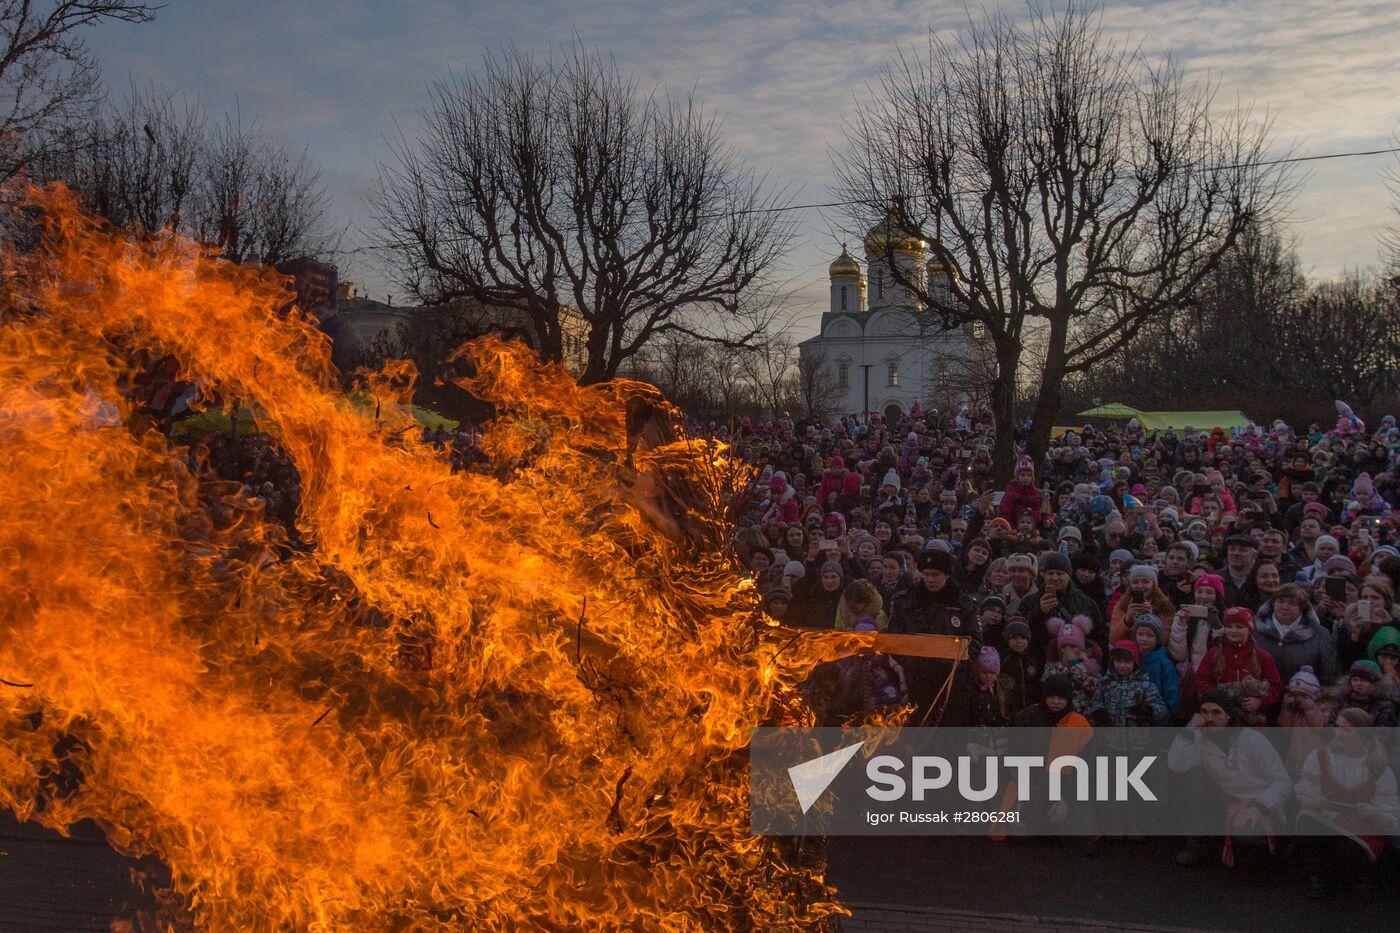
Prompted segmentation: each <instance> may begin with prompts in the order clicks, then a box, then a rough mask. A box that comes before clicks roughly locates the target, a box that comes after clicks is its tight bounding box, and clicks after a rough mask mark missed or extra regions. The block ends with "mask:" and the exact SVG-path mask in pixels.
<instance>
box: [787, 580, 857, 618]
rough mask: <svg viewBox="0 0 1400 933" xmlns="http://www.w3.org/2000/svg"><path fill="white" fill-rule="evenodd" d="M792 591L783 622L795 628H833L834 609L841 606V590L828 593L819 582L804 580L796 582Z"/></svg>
mask: <svg viewBox="0 0 1400 933" xmlns="http://www.w3.org/2000/svg"><path fill="white" fill-rule="evenodd" d="M793 589H794V592H793V594H792V603H791V604H790V605H789V606H788V611H787V615H786V616H784V617H783V621H785V622H786V623H788V624H789V625H793V626H796V627H797V628H817V629H828V630H830V629H832V628H835V626H836V608H837V606H839V605H840V604H841V592H842V590H841V589H837V590H836V591H835V592H834V593H828V592H827V591H826V590H825V589H823V588H822V585H821V583H820V582H816V583H813V582H811V581H809V580H805V579H804V580H798V581H797V584H796V585H795V586H794V587H793ZM842 589H844V587H843V588H842Z"/></svg>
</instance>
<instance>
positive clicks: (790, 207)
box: [725, 146, 1400, 216]
mask: <svg viewBox="0 0 1400 933" xmlns="http://www.w3.org/2000/svg"><path fill="white" fill-rule="evenodd" d="M1396 152H1400V146H1396V147H1393V148H1390V149H1366V150H1357V151H1354V152H1328V153H1324V154H1323V155H1311V156H1289V157H1287V158H1283V159H1267V160H1265V161H1262V162H1239V163H1237V164H1235V165H1221V166H1216V167H1215V168H1214V169H1213V170H1214V171H1222V172H1223V171H1228V170H1230V169H1236V168H1252V167H1257V168H1262V167H1264V166H1267V165H1286V164H1288V163H1292V162H1321V161H1323V160H1324V159H1354V158H1358V157H1361V156H1377V155H1390V154H1391V153H1396ZM964 193H966V192H964ZM869 203H870V202H869V201H865V200H852V201H827V202H825V203H822V204H787V205H784V206H782V207H752V208H745V209H744V210H738V211H734V212H733V213H735V214H779V213H782V212H783V211H805V210H815V209H818V208H826V207H859V206H861V205H868V204H869ZM725 216H728V215H725Z"/></svg>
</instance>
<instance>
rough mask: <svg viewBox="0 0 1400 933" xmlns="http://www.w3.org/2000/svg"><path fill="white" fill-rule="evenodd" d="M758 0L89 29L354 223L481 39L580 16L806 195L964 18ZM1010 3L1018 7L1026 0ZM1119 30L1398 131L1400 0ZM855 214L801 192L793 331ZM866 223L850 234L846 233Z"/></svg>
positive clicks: (1353, 138)
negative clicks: (850, 129)
mask: <svg viewBox="0 0 1400 933" xmlns="http://www.w3.org/2000/svg"><path fill="white" fill-rule="evenodd" d="M754 7H756V8H752V9H751V8H747V7H745V6H741V5H738V4H732V3H728V2H722V0H685V2H673V0H659V2H638V0H598V2H585V3H564V2H558V0H552V2H547V0H517V2H514V3H502V2H492V3H475V2H456V3H452V2H435V0H396V2H393V3H388V2H382V3H370V2H357V0H299V2H297V3H294V4H289V3H286V2H270V0H235V2H229V0H171V2H170V3H169V6H167V7H166V9H164V10H162V11H161V12H160V14H159V16H158V17H157V19H156V21H155V22H153V23H149V24H145V25H126V24H120V23H117V24H105V25H102V26H99V27H97V28H95V29H93V30H90V31H89V33H88V39H89V42H90V45H91V47H92V48H93V50H94V52H96V54H97V56H98V58H99V60H100V62H101V64H102V68H103V73H104V76H105V78H106V80H107V82H108V83H109V84H110V85H112V86H113V87H116V88H118V89H124V88H126V87H127V86H128V85H129V83H130V82H133V81H134V82H135V83H137V84H138V85H143V86H144V85H146V84H148V83H155V84H157V85H159V86H161V87H163V88H165V89H168V90H177V89H179V90H183V91H186V92H188V93H190V94H192V95H194V96H196V97H197V98H198V99H199V101H200V102H201V103H202V104H203V105H204V106H205V108H206V109H208V110H209V111H210V112H211V113H212V114H222V113H223V112H225V111H228V110H231V109H232V108H233V107H234V106H235V105H236V106H238V107H239V108H240V110H241V112H242V114H243V115H244V117H245V118H248V117H252V118H255V119H256V120H257V121H258V122H259V124H260V125H261V126H262V127H263V129H264V130H265V131H267V132H268V133H269V134H270V135H272V136H274V137H276V138H278V139H279V140H281V141H282V142H284V143H285V144H286V145H288V146H290V147H292V148H295V149H300V148H303V147H305V148H306V149H307V151H308V152H309V154H310V156H311V157H312V159H313V160H314V161H315V162H317V163H318V164H319V165H321V166H322V167H323V169H324V173H325V178H326V180H327V183H328V186H329V188H330V191H331V193H332V197H333V199H334V210H335V214H336V217H337V218H338V220H339V221H340V222H341V223H353V224H364V223H366V222H367V212H366V210H365V207H364V195H365V192H366V191H367V189H368V188H369V186H370V185H371V184H372V182H373V179H374V172H375V163H376V162H377V161H381V160H385V159H387V158H388V153H387V146H386V144H385V141H384V139H385V136H386V135H389V134H392V133H393V132H394V127H395V122H396V121H397V122H398V123H399V124H400V125H402V126H403V127H405V129H409V130H411V129H412V128H413V126H414V125H415V122H416V110H417V109H418V108H419V107H421V106H423V105H424V103H425V101H426V87H427V85H428V83H429V82H430V81H432V80H433V79H434V78H437V77H439V76H441V75H443V74H445V73H446V71H447V69H449V68H456V69H461V68H465V67H471V66H474V65H475V64H476V63H477V62H478V61H479V60H480V56H481V53H482V50H483V49H485V48H486V47H487V46H493V47H494V46H499V45H501V44H502V43H505V42H511V43H514V44H515V45H516V46H517V47H520V48H523V49H531V50H537V49H538V50H542V49H544V48H546V47H548V46H549V45H550V44H557V43H561V42H568V41H570V40H571V39H572V37H573V35H574V34H575V33H577V34H578V36H579V37H581V38H582V40H583V41H584V42H585V43H587V44H589V45H593V46H596V47H598V48H599V49H601V50H603V51H605V52H607V53H609V54H611V55H612V56H613V57H614V58H615V59H616V60H617V62H618V63H619V64H620V65H621V66H622V68H623V69H624V70H627V71H630V72H632V73H634V74H635V75H636V76H637V78H638V79H639V80H640V81H641V82H642V83H644V84H646V85H651V84H657V85H666V86H669V87H671V88H675V89H679V90H682V91H686V90H689V89H691V88H692V87H693V88H694V89H695V90H696V92H697V94H698V96H699V98H700V99H701V100H702V101H704V102H705V103H706V104H707V105H708V106H709V107H711V108H712V109H716V110H718V111H720V112H721V113H722V114H723V115H724V126H725V129H726V131H727V133H728V136H729V138H730V140H731V141H732V142H733V144H734V145H735V146H736V148H737V149H738V151H739V152H740V153H741V154H742V155H743V156H744V157H745V158H746V159H748V160H749V161H751V162H752V163H753V164H754V165H755V166H757V167H758V168H760V169H761V170H765V171H767V172H769V173H770V175H771V177H772V178H773V179H774V180H775V181H777V182H779V183H782V184H786V185H788V186H790V188H791V189H792V190H793V191H794V192H795V194H796V199H797V201H798V202H799V203H809V202H814V201H815V202H820V201H825V200H828V199H829V198H830V194H831V193H830V191H829V185H830V183H831V180H832V171H831V154H830V153H831V148H832V147H834V146H839V145H840V143H841V139H842V120H843V118H844V117H845V116H847V115H849V114H851V113H852V112H854V109H855V108H856V107H857V106H859V101H860V99H861V98H862V97H863V96H864V94H865V88H866V85H867V82H869V81H871V80H872V79H873V78H875V77H876V76H877V75H878V72H879V69H880V68H881V66H882V65H883V64H884V63H885V62H886V61H888V60H889V58H890V57H891V56H892V54H893V53H894V52H895V51H896V49H897V48H898V47H899V46H900V45H901V44H906V45H907V44H910V43H920V42H922V41H923V40H924V38H925V37H926V35H927V30H928V29H929V28H930V27H932V28H934V29H938V30H956V29H957V28H958V27H959V26H960V25H961V24H962V23H963V22H965V18H966V17H965V14H964V12H963V6H962V4H961V3H959V2H950V0H930V2H923V3H905V2H899V0H870V2H863V3H834V2H832V3H821V2H808V0H802V2H798V0H778V2H765V3H762V4H755V5H754ZM1007 8H1008V9H1010V10H1013V11H1023V10H1024V9H1025V5H1024V3H1022V2H1013V3H1010V4H1008V7H1007ZM1106 19H1107V21H1108V23H1109V25H1110V27H1111V28H1112V29H1114V30H1123V31H1125V32H1129V33H1131V34H1133V35H1135V36H1138V37H1139V38H1141V40H1142V41H1143V43H1144V46H1145V48H1146V49H1147V50H1148V51H1152V52H1161V51H1166V50H1168V49H1171V50H1174V51H1175V54H1176V56H1177V58H1178V60H1179V61H1180V62H1181V63H1182V64H1183V66H1184V68H1185V69H1186V71H1187V73H1188V75H1191V76H1197V77H1204V78H1209V79H1211V80H1213V81H1215V82H1217V84H1218V85H1219V97H1218V99H1219V100H1220V101H1222V102H1224V103H1233V102H1234V101H1235V100H1236V99H1237V98H1239V99H1243V100H1253V101H1255V102H1256V105H1257V107H1258V108H1259V109H1260V110H1261V111H1264V112H1267V113H1268V114H1270V115H1271V116H1272V117H1273V118H1274V120H1275V127H1276V132H1277V138H1278V140H1279V147H1280V149H1281V150H1282V149H1284V148H1287V147H1289V146H1295V147H1296V148H1297V149H1298V150H1299V152H1300V153H1301V154H1321V153H1328V152H1340V151H1344V150H1364V149H1380V148H1387V147H1389V146H1392V145H1395V143H1394V142H1393V137H1394V134H1395V133H1396V132H1397V131H1400V120H1397V117H1400V3H1396V2H1394V0H1387V2H1363V0H1327V2H1322V0H1136V2H1124V0H1109V2H1108V3H1107V14H1106ZM1396 164H1397V163H1396V162H1395V161H1394V157H1393V156H1382V157H1370V158H1359V159H1344V160H1336V161H1330V162H1318V163H1314V164H1313V165H1312V166H1311V167H1310V173H1311V176H1310V179H1309V180H1308V182H1307V184H1306V185H1305V187H1304V188H1303V190H1302V193H1301V195H1300V197H1299V198H1298V200H1297V202H1296V205H1295V209H1294V212H1293V214H1294V216H1293V220H1292V222H1291V224H1290V231H1291V233H1292V235H1293V236H1294V237H1295V238H1296V240H1297V243H1298V248H1299V253H1300V255H1301V258H1302V261H1303V265H1304V268H1305V270H1306V271H1307V272H1308V273H1309V274H1311V275H1314V276H1321V277H1328V276H1335V275H1338V274H1340V273H1341V272H1343V271H1344V270H1346V269H1351V268H1356V267H1358V266H1366V265H1369V264H1372V263H1374V262H1375V261H1376V258H1377V243H1376V238H1377V234H1378V233H1379V232H1380V230H1381V228H1382V227H1383V226H1384V225H1385V224H1386V223H1388V222H1389V220H1390V216H1391V215H1390V197H1389V195H1388V193H1387V191H1386V184H1385V179H1384V178H1383V175H1382V173H1383V172H1385V171H1387V170H1393V169H1394V168H1395V166H1396ZM845 223H846V220H845V218H843V217H841V216H840V215H839V214H838V213H836V212H834V211H830V210H828V211H817V210H811V211H807V212H805V213H804V215H803V218H802V223H801V225H800V235H799V239H798V242H797V244H796V247H795V249H794V250H793V252H792V254H791V256H790V258H789V260H788V263H787V266H786V268H785V270H784V277H785V278H789V279H791V281H792V282H793V285H794V286H795V287H797V288H799V289H800V291H799V293H798V306H799V307H800V308H801V309H802V310H803V314H802V317H801V318H800V320H799V323H798V325H797V328H796V332H797V335H798V336H799V337H805V336H807V335H809V334H811V333H813V332H814V331H815V329H816V322H817V315H819V314H820V313H821V311H822V310H823V309H824V306H825V304H826V300H827V299H826V265H827V263H829V262H830V261H831V259H832V257H834V256H835V254H836V253H837V252H839V249H840V239H841V238H842V237H843V235H845V234H843V233H842V232H841V228H842V226H843V225H844V224H845ZM853 239H858V237H853ZM341 274H342V277H343V278H351V279H355V280H358V281H360V282H363V283H365V285H366V287H367V288H368V290H369V291H370V292H371V294H373V296H374V297H376V298H382V297H383V296H384V293H385V292H386V291H392V290H393V289H392V285H390V284H389V283H388V280H387V279H386V278H385V277H384V276H383V275H382V274H380V273H379V272H378V271H377V270H375V269H372V268H369V267H368V266H367V265H366V263H365V261H364V260H363V258H361V257H350V258H348V259H347V260H346V261H345V263H344V264H343V268H342V273H341Z"/></svg>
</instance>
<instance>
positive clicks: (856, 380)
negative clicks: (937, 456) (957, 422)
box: [799, 218, 984, 420]
mask: <svg viewBox="0 0 1400 933" xmlns="http://www.w3.org/2000/svg"><path fill="white" fill-rule="evenodd" d="M864 247H865V267H864V268H863V269H862V267H861V264H860V263H859V262H857V260H856V259H855V257H854V256H852V255H851V254H850V253H849V252H847V250H846V248H845V247H844V246H843V247H842V248H841V255H840V256H838V257H837V258H836V261H835V262H833V263H832V264H831V266H830V268H829V270H828V271H829V275H830V278H831V302H830V307H829V309H828V310H827V311H826V313H824V314H823V315H822V319H821V328H820V331H819V333H818V334H817V336H815V337H811V338H809V339H807V340H804V341H803V342H802V343H801V344H799V352H800V354H801V357H802V360H803V362H804V365H807V366H820V367H821V368H823V369H824V370H826V371H827V374H828V382H829V384H830V385H833V386H834V387H835V388H834V395H835V400H834V402H833V403H832V408H833V411H830V412H828V413H827V414H830V415H857V416H858V417H860V418H861V420H864V419H865V418H866V417H867V416H868V415H870V414H880V415H884V416H886V417H887V418H891V419H893V418H898V417H899V416H900V415H903V414H906V413H907V412H909V411H910V409H911V408H912V407H913V405H914V403H915V402H918V403H919V404H920V405H921V406H922V407H923V408H924V409H925V410H927V409H929V408H941V407H944V406H950V405H957V404H961V403H963V402H965V401H969V400H971V396H973V395H975V394H976V393H975V392H970V391H969V379H968V377H969V369H970V361H971V360H974V359H977V358H980V355H981V353H982V352H983V349H984V348H983V347H982V343H983V341H980V340H977V339H976V338H975V336H974V334H975V332H974V330H973V329H972V328H970V327H959V328H956V329H953V330H943V329H941V328H939V327H938V326H937V325H936V324H932V323H930V322H928V321H921V315H920V314H919V313H918V312H919V311H920V310H921V305H920V303H919V301H918V298H917V293H916V291H915V290H912V289H910V288H908V287H905V286H903V285H901V284H899V283H898V282H896V280H895V276H894V275H893V274H892V270H891V265H892V264H893V265H894V266H895V267H897V268H898V269H899V272H900V277H902V278H903V279H904V280H905V281H912V282H914V283H915V284H916V285H917V286H918V288H919V289H924V290H925V291H926V292H927V293H929V294H936V293H937V292H938V291H940V290H945V291H946V290H947V289H948V288H949V285H948V282H949V281H950V276H951V275H954V274H956V273H955V272H953V271H952V270H950V269H948V268H946V267H945V266H944V265H943V263H942V262H941V261H940V260H939V259H938V258H937V254H936V253H935V254H934V258H932V259H928V260H927V261H926V260H925V256H926V254H927V253H928V243H927V242H925V241H924V240H923V239H921V238H919V237H918V236H914V235H910V234H907V233H900V232H899V231H898V230H897V228H896V227H895V226H894V224H893V221H892V218H886V219H885V220H884V221H883V222H881V223H879V224H877V225H876V226H875V227H873V228H871V230H870V232H869V233H868V234H867V235H866V238H865V243H864Z"/></svg>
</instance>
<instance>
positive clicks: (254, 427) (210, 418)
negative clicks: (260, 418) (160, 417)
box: [173, 408, 262, 434]
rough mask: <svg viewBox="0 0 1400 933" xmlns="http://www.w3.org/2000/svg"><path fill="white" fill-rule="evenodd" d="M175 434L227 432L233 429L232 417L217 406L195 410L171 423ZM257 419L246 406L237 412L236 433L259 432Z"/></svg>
mask: <svg viewBox="0 0 1400 933" xmlns="http://www.w3.org/2000/svg"><path fill="white" fill-rule="evenodd" d="M173 427H174V429H175V433H176V434H229V433H232V431H233V419H232V418H230V417H229V415H228V412H225V411H223V410H221V409H218V408H211V409H209V410H208V411H200V412H195V413H194V414H192V415H186V416H185V417H183V418H179V419H177V420H176V421H175V423H174V425H173ZM261 430H262V429H261V428H259V427H258V422H257V420H256V419H255V418H254V417H253V415H252V413H250V412H249V411H248V409H246V408H240V410H239V412H238V433H239V434H258V433H260V432H261Z"/></svg>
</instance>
